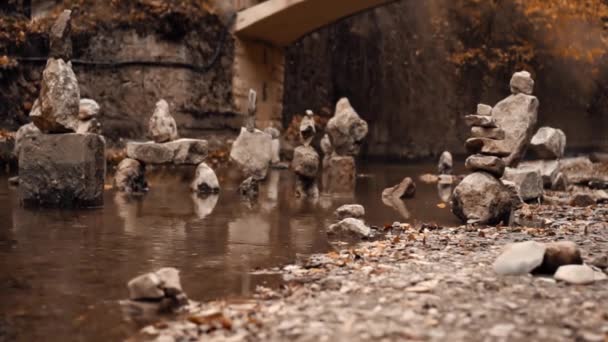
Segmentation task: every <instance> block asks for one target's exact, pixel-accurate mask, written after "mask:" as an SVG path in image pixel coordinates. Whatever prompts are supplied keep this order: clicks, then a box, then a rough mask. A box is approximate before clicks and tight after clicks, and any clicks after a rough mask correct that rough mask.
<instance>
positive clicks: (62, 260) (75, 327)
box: [0, 163, 458, 341]
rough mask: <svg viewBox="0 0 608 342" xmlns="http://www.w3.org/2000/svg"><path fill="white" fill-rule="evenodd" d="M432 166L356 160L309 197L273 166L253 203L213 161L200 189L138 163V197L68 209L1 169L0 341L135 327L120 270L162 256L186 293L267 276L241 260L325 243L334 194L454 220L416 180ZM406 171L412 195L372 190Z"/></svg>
mask: <svg viewBox="0 0 608 342" xmlns="http://www.w3.org/2000/svg"><path fill="white" fill-rule="evenodd" d="M435 168H436V166H435V164H434V163H419V164H410V165H407V166H404V165H391V164H379V163H376V164H374V163H371V164H367V165H364V166H361V167H360V170H359V171H360V177H359V178H358V180H357V187H356V191H355V192H354V193H353V194H348V195H340V196H330V195H326V194H324V195H322V197H321V198H320V199H319V200H318V201H316V202H311V201H307V200H304V201H303V200H296V199H294V197H293V183H294V179H293V175H292V173H291V172H290V171H288V170H284V171H278V170H273V171H272V173H271V174H270V176H269V179H268V180H267V181H266V183H264V184H263V185H262V188H261V193H260V197H259V199H258V201H257V202H255V203H251V202H247V201H243V200H242V199H241V198H240V197H239V195H238V194H237V187H238V182H237V181H236V180H235V179H232V178H231V177H229V176H227V175H224V174H223V173H222V172H221V171H220V172H218V174H219V177H220V182H221V183H222V186H223V188H222V192H221V193H220V195H219V196H215V197H208V198H200V197H198V196H196V195H192V194H191V193H190V190H189V188H188V181H189V180H190V179H191V177H192V173H193V172H192V170H187V171H184V170H173V171H171V170H163V171H158V172H151V173H149V175H148V176H149V177H148V180H149V183H150V185H151V191H150V192H149V193H148V194H146V195H145V196H143V197H140V198H133V197H128V196H125V195H123V194H118V193H115V192H114V191H113V190H108V191H106V193H105V206H104V208H102V209H95V210H77V211H62V210H26V209H23V208H21V207H20V206H19V203H18V199H17V191H16V188H13V187H9V186H8V176H0V341H3V340H7V341H9V340H10V341H14V340H17V341H41V340H49V341H51V340H52V341H113V340H122V339H124V338H125V337H127V336H129V335H131V334H132V333H133V332H134V331H136V329H137V326H136V325H135V324H133V323H130V322H127V321H126V320H125V317H123V315H122V312H121V310H120V307H119V305H118V304H117V301H118V300H120V299H125V298H126V297H127V289H126V283H127V281H128V280H129V279H131V278H133V277H134V276H136V275H138V274H141V273H145V272H149V271H152V270H155V269H158V268H161V267H168V266H171V267H176V268H178V269H180V270H181V275H182V284H183V286H184V289H185V291H186V293H187V294H188V295H189V297H190V298H192V299H196V300H213V299H224V298H226V299H230V298H234V299H236V298H246V297H248V296H250V295H251V293H252V291H253V290H254V289H255V287H256V286H258V285H264V286H269V287H276V286H278V285H279V284H280V279H278V278H277V276H274V275H263V274H259V273H257V274H256V273H255V272H252V271H255V270H256V269H261V268H269V267H276V266H281V265H284V264H287V263H290V262H293V261H294V260H296V258H298V257H300V256H306V255H309V254H311V253H318V252H325V251H328V250H329V249H331V248H332V247H331V245H330V243H329V242H328V240H327V236H326V234H325V231H324V229H325V227H326V226H327V225H328V224H330V223H332V222H333V211H334V210H335V209H336V208H337V207H339V206H340V205H342V204H350V203H359V204H362V205H364V206H365V208H366V211H367V215H366V220H367V221H368V223H369V224H371V225H376V226H382V225H384V224H390V223H392V222H393V221H400V222H410V223H420V222H425V223H431V222H434V223H438V224H444V225H455V224H458V222H457V221H456V220H455V218H454V216H453V215H452V214H451V213H450V211H449V206H448V208H443V209H442V208H440V207H441V206H438V205H437V204H439V203H441V199H440V198H439V196H438V191H437V185H436V184H424V183H422V182H420V181H418V180H417V179H418V176H419V175H420V174H423V173H429V172H430V173H432V172H434V171H435ZM406 176H410V177H412V178H414V179H415V180H416V183H417V194H416V198H415V199H413V200H406V201H405V202H403V203H401V205H398V206H396V207H395V206H393V207H389V206H387V205H385V204H383V202H382V201H381V193H382V190H383V189H384V188H386V187H388V186H392V185H394V184H396V183H398V182H399V181H400V180H401V179H402V178H403V177H406ZM110 182H111V180H108V183H110Z"/></svg>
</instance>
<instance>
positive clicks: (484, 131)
mask: <svg viewBox="0 0 608 342" xmlns="http://www.w3.org/2000/svg"><path fill="white" fill-rule="evenodd" d="M465 120H466V123H467V125H468V126H470V127H471V134H472V135H473V137H472V138H471V139H469V140H467V143H466V147H467V149H468V150H469V151H472V152H475V154H474V155H472V156H470V157H469V158H467V160H466V162H465V166H466V168H467V169H468V170H470V171H472V172H473V173H472V174H470V175H469V176H467V177H466V178H465V179H464V180H463V181H462V182H461V183H460V184H459V185H458V186H457V187H456V189H454V194H453V196H452V211H453V212H454V214H455V215H456V216H458V217H459V218H460V219H462V220H463V221H464V222H467V223H479V224H494V223H498V222H500V221H506V220H507V219H508V217H509V215H510V212H511V196H510V193H509V190H508V189H507V188H506V187H505V186H504V185H503V184H502V182H501V181H500V177H501V176H502V175H503V173H504V171H505V162H504V160H503V159H502V157H505V156H506V155H505V153H502V152H501V151H498V150H496V149H494V148H487V147H486V146H497V145H498V143H497V142H500V141H502V140H504V139H505V132H504V131H503V130H502V129H501V128H500V127H499V126H498V125H497V123H496V121H495V120H494V118H493V117H492V107H490V106H488V105H484V104H480V105H478V106H477V113H476V114H473V115H468V116H466V117H465Z"/></svg>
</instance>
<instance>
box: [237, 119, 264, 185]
mask: <svg viewBox="0 0 608 342" xmlns="http://www.w3.org/2000/svg"><path fill="white" fill-rule="evenodd" d="M230 160H232V162H234V163H235V164H236V165H237V166H238V167H239V168H240V169H241V171H242V172H243V173H244V174H245V175H248V176H253V177H254V178H256V179H264V178H266V175H267V173H268V167H269V166H270V163H271V162H272V137H271V136H270V135H268V134H266V133H264V132H262V131H260V130H257V129H256V130H254V131H253V132H249V131H248V130H247V129H245V128H241V133H240V134H239V136H238V138H237V139H236V140H235V141H234V143H233V144H232V150H231V151H230Z"/></svg>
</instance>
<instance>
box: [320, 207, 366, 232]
mask: <svg viewBox="0 0 608 342" xmlns="http://www.w3.org/2000/svg"><path fill="white" fill-rule="evenodd" d="M334 215H335V216H336V218H337V219H338V222H337V223H334V224H332V225H330V226H329V227H327V234H329V235H339V236H344V235H350V236H356V237H362V238H367V237H370V236H372V229H371V228H370V227H369V226H368V225H367V224H365V221H364V220H363V217H364V216H365V208H364V207H363V206H362V205H359V204H346V205H343V206H341V207H339V208H338V209H336V211H335V213H334Z"/></svg>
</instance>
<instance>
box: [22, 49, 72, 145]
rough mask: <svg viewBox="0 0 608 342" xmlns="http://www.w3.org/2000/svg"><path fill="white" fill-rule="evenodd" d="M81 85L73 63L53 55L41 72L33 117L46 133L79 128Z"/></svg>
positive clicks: (31, 115)
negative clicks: (38, 94)
mask: <svg viewBox="0 0 608 342" xmlns="http://www.w3.org/2000/svg"><path fill="white" fill-rule="evenodd" d="M79 108H80V88H79V87H78V80H77V79H76V75H75V74H74V71H72V64H71V63H65V62H64V61H63V60H62V59H54V58H50V59H49V60H48V61H47V64H46V68H45V69H44V72H43V73H42V82H41V88H40V97H39V98H38V100H37V101H36V103H34V107H33V108H32V111H31V113H30V117H31V119H32V121H33V122H34V124H35V125H36V126H37V127H38V128H39V129H40V130H41V131H42V132H44V133H69V132H75V131H76V129H77V128H78V111H79Z"/></svg>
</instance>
